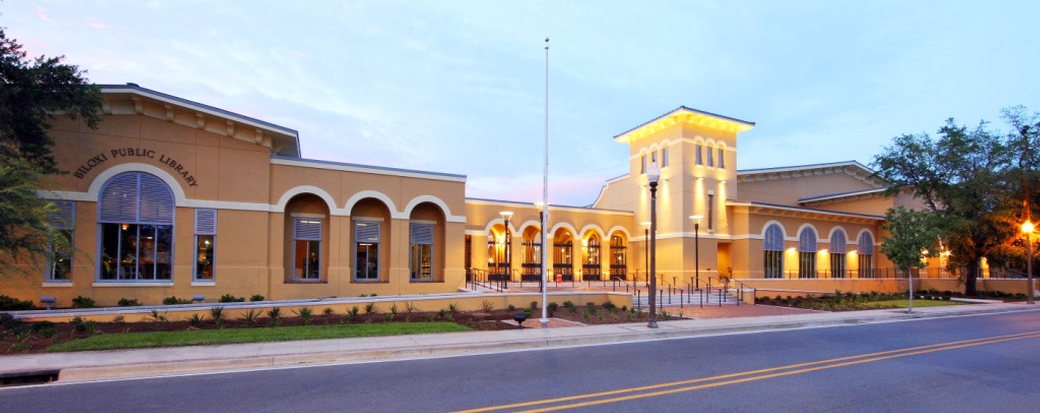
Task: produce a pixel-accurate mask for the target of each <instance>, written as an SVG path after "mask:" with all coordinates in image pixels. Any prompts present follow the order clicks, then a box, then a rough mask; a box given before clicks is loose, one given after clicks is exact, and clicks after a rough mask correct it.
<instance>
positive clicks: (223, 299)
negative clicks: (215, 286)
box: [217, 294, 246, 303]
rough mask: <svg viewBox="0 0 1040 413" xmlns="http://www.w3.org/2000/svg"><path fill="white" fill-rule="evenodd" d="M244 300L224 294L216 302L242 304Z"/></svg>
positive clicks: (243, 298)
mask: <svg viewBox="0 0 1040 413" xmlns="http://www.w3.org/2000/svg"><path fill="white" fill-rule="evenodd" d="M245 300H246V298H245V297H235V296H233V295H231V294H224V295H222V296H220V299H219V300H217V302H218V303H241V302H243V301H245Z"/></svg>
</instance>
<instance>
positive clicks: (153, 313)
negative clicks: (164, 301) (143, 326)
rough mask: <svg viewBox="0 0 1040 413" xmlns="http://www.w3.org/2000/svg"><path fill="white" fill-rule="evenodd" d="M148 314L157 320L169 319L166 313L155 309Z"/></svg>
mask: <svg viewBox="0 0 1040 413" xmlns="http://www.w3.org/2000/svg"><path fill="white" fill-rule="evenodd" d="M148 315H150V316H152V320H155V321H167V320H166V313H162V314H159V311H158V310H154V309H153V310H152V311H151V312H149V313H148Z"/></svg>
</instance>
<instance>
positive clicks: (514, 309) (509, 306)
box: [506, 304, 516, 313]
mask: <svg viewBox="0 0 1040 413" xmlns="http://www.w3.org/2000/svg"><path fill="white" fill-rule="evenodd" d="M506 310H509V312H510V313H511V312H514V311H516V306H515V305H512V304H510V305H508V306H507V307H506Z"/></svg>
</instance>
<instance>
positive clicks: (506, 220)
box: [498, 211, 513, 287]
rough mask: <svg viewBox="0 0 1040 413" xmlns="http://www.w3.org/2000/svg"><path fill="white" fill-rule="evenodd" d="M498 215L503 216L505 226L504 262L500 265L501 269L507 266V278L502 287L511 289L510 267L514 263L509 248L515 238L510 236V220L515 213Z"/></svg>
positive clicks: (506, 212)
mask: <svg viewBox="0 0 1040 413" xmlns="http://www.w3.org/2000/svg"><path fill="white" fill-rule="evenodd" d="M498 214H499V215H501V216H502V225H503V229H502V234H503V235H502V250H503V251H502V262H501V263H499V267H501V266H503V265H504V266H505V278H504V279H503V280H502V285H503V287H509V267H510V264H511V263H512V260H511V259H510V254H509V253H510V251H509V246H510V244H511V243H512V242H511V241H512V240H511V238H513V237H511V236H510V235H509V218H510V217H512V216H513V212H512V211H502V212H499V213H498Z"/></svg>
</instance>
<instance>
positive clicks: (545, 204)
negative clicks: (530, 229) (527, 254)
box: [541, 37, 552, 327]
mask: <svg viewBox="0 0 1040 413" xmlns="http://www.w3.org/2000/svg"><path fill="white" fill-rule="evenodd" d="M544 125H545V134H544V135H545V168H544V169H543V171H542V213H541V216H542V222H541V226H542V319H541V322H542V327H548V326H549V310H548V309H547V308H546V306H547V304H548V301H549V269H548V265H547V263H548V261H549V259H548V258H549V247H550V246H551V245H552V244H551V243H550V242H549V240H548V235H547V234H548V231H547V230H546V228H545V226H546V224H548V223H549V38H548V37H546V38H545V119H544Z"/></svg>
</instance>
